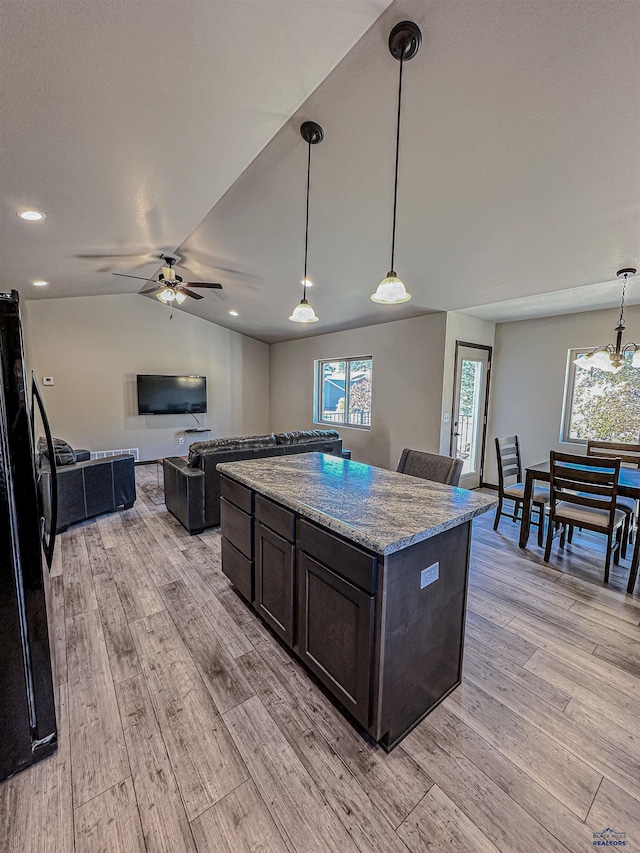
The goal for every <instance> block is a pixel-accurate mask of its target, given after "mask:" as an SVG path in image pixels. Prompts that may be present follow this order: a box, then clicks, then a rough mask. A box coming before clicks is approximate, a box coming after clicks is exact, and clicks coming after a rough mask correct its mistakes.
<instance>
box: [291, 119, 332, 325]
mask: <svg viewBox="0 0 640 853" xmlns="http://www.w3.org/2000/svg"><path fill="white" fill-rule="evenodd" d="M300 136H301V137H302V138H303V139H304V141H305V142H306V143H307V145H308V146H309V151H308V156H307V211H306V216H305V226H304V275H303V277H302V280H301V282H300V284H301V285H302V299H301V300H300V302H299V303H298V304H297V305H296V307H295V308H294V309H293V311H292V312H291V314H290V315H289V319H290V320H291V322H293V323H317V322H318V320H319V318H318V317H316V312H315V311H314V310H313V308H312V306H311V305H309V303H308V302H307V287H313V282H312V281H311V280H310V279H309V278H308V277H307V256H308V254H309V189H310V187H311V146H312V145H317V144H318V143H319V142H322V140H323V139H324V131H323V129H322V128H321V127H320V125H319V124H316V122H315V121H305V122H303V123H302V124H301V125H300Z"/></svg>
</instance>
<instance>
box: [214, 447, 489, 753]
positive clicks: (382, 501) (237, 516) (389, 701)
mask: <svg viewBox="0 0 640 853" xmlns="http://www.w3.org/2000/svg"><path fill="white" fill-rule="evenodd" d="M218 470H219V471H220V473H221V475H222V479H221V487H222V488H221V494H222V497H221V501H220V504H221V506H220V512H221V532H222V571H223V572H224V573H225V574H226V575H227V577H229V578H230V580H231V581H232V582H233V584H234V586H235V587H236V588H237V590H238V591H239V592H240V593H241V595H242V596H243V597H244V598H245V599H246V600H247V601H248V602H249V603H250V604H251V606H252V607H253V608H254V609H255V611H256V612H257V613H258V614H259V615H260V616H261V618H262V619H263V620H264V621H265V622H266V623H267V624H268V625H269V626H270V627H271V628H272V630H273V631H275V633H276V634H277V635H278V636H279V637H280V638H281V639H282V640H283V641H284V643H286V645H287V646H288V647H289V649H290V650H291V651H292V652H293V653H294V654H295V655H296V656H297V657H298V658H299V659H300V660H301V661H302V662H303V663H304V664H305V666H307V667H308V668H309V670H311V672H313V673H314V674H315V675H316V676H317V678H319V679H320V681H321V682H322V683H323V684H324V685H325V687H326V688H327V689H328V690H329V691H330V692H331V693H332V694H333V696H334V697H335V698H336V699H337V700H338V702H339V703H340V704H341V705H342V706H343V707H344V709H345V710H346V711H347V712H348V713H349V714H350V715H351V716H352V717H353V718H354V719H355V720H356V721H357V722H358V723H360V725H361V726H363V727H364V728H365V729H366V730H367V732H368V733H369V734H370V735H371V736H372V737H373V738H374V739H375V740H376V741H378V742H379V743H380V744H381V745H382V746H383V748H384V749H386V750H387V751H390V750H391V749H393V747H394V746H395V745H396V744H397V743H399V741H400V740H402V738H403V737H404V736H405V735H406V734H408V732H409V731H411V729H412V728H413V727H414V726H415V725H416V724H417V723H418V722H420V720H421V719H423V718H424V717H425V716H426V715H427V714H428V713H429V712H430V711H431V710H432V709H433V708H434V707H435V706H436V705H437V704H438V703H439V702H441V701H442V699H444V698H445V696H447V695H448V694H449V693H450V692H451V691H452V690H453V689H454V688H455V687H457V685H458V684H460V680H461V673H462V651H463V643H464V622H465V607H466V597H467V580H468V572H469V549H470V544H471V522H472V519H473V518H474V517H476V516H477V515H480V514H482V513H484V512H487V511H488V510H490V509H492V508H494V507H495V506H496V504H497V501H496V500H494V499H493V498H491V497H487V496H486V495H479V494H475V493H474V492H470V491H467V490H466V489H458V488H453V487H451V486H444V485H440V484H439V483H432V482H430V481H428V480H421V479H418V478H415V477H410V476H407V475H405V474H397V473H395V472H392V471H386V470H384V469H381V468H373V467H371V466H370V465H363V464H361V463H359V462H352V461H350V460H346V459H339V458H336V457H334V456H328V455H324V454H320V453H305V454H304V455H302V456H295V457H271V458H266V459H254V460H249V461H243V462H225V463H222V464H220V465H218Z"/></svg>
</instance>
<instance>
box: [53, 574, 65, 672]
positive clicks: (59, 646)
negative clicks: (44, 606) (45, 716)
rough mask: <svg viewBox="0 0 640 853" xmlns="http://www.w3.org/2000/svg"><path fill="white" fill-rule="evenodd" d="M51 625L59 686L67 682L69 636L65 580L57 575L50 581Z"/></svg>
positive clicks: (55, 668)
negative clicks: (66, 622)
mask: <svg viewBox="0 0 640 853" xmlns="http://www.w3.org/2000/svg"><path fill="white" fill-rule="evenodd" d="M50 581H51V583H50V586H49V589H50V603H51V610H52V613H51V623H52V629H53V630H52V632H51V633H52V635H53V649H52V657H53V659H54V661H55V665H54V670H55V678H56V680H57V683H58V684H62V683H63V682H65V681H66V680H67V636H66V632H65V615H64V578H63V577H62V575H55V577H52V578H51V579H50Z"/></svg>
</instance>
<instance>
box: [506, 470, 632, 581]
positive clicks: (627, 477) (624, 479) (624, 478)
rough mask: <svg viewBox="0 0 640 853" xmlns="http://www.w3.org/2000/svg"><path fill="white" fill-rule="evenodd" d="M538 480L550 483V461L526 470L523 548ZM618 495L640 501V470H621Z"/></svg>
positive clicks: (522, 530)
mask: <svg viewBox="0 0 640 853" xmlns="http://www.w3.org/2000/svg"><path fill="white" fill-rule="evenodd" d="M536 480H537V481H538V482H543V483H548V482H550V480H551V462H550V460H549V459H547V460H546V461H545V462H538V463H537V464H536V465H529V466H528V467H527V468H526V472H525V481H524V496H523V506H522V523H521V524H520V540H519V542H518V544H519V545H520V547H521V548H526V547H527V542H528V541H529V532H530V530H531V498H532V496H533V484H534V482H535V481H536ZM618 494H619V495H624V496H625V497H629V498H633V499H634V500H640V468H622V467H621V468H620V473H619V474H618ZM638 538H640V537H638ZM637 544H638V543H637V541H636V547H635V548H634V554H633V560H632V563H631V572H630V574H629V585H628V587H627V592H629V593H631V592H633V588H634V586H635V583H636V577H637V574H638V562H639V553H638V552H639V549H638V547H637Z"/></svg>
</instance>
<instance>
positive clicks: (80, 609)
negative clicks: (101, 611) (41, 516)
mask: <svg viewBox="0 0 640 853" xmlns="http://www.w3.org/2000/svg"><path fill="white" fill-rule="evenodd" d="M60 548H61V550H62V563H63V566H64V569H63V571H64V609H65V617H66V618H67V619H68V618H69V617H71V616H77V615H78V614H80V613H86V612H87V611H89V610H97V609H98V602H97V600H96V593H95V590H94V588H93V577H92V574H91V568H90V566H89V554H88V553H87V548H86V545H85V541H84V535H83V531H82V528H81V527H76V528H74V529H73V530H70V531H68V533H66V534H65V536H64V537H63V538H62V541H61V543H60Z"/></svg>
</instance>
